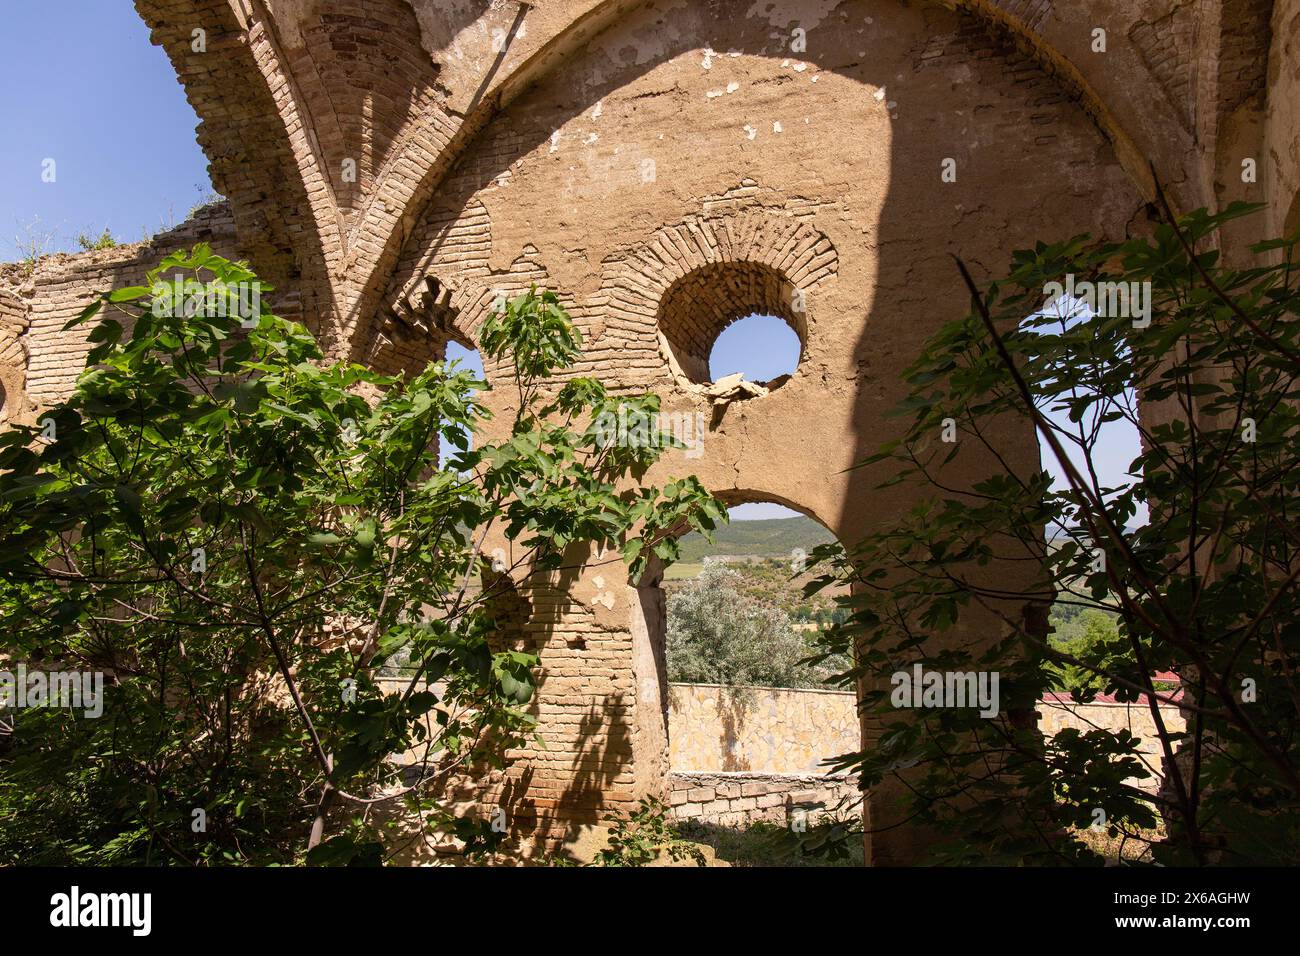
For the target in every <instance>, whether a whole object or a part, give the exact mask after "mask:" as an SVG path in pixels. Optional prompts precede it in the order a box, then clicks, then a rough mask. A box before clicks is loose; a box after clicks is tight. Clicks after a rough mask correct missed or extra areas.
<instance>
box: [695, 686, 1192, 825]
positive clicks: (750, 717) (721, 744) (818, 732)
mask: <svg viewBox="0 0 1300 956" xmlns="http://www.w3.org/2000/svg"><path fill="white" fill-rule="evenodd" d="M669 705H670V707H669V753H670V762H671V768H672V772H671V774H670V776H669V797H670V802H671V804H672V807H673V812H674V814H675V815H676V816H678V817H679V818H682V819H697V818H698V819H703V820H707V821H709V822H714V823H719V824H721V825H726V826H734V825H742V824H745V823H751V822H754V821H757V820H767V821H772V822H780V821H781V820H785V819H786V814H788V812H789V810H790V808H791V807H792V806H795V805H801V804H804V803H817V802H820V803H822V804H823V805H824V806H825V808H826V809H828V810H829V809H833V808H834V807H836V806H837V805H839V803H840V801H841V800H845V799H846V798H851V799H852V800H856V799H857V789H856V786H855V785H854V783H853V781H852V780H851V779H849V778H847V777H845V776H844V775H827V774H824V773H821V772H819V771H820V770H821V769H822V761H824V760H826V759H827V758H829V757H834V756H837V755H840V754H846V753H852V752H854V751H857V750H858V749H859V748H860V746H861V744H860V743H859V741H860V740H861V737H860V731H859V723H858V715H857V706H856V703H855V700H854V695H853V694H851V693H847V692H842V691H833V690H821V689H792V688H783V687H724V686H719V685H717V684H670V685H669ZM1037 710H1038V715H1039V729H1040V730H1041V731H1042V732H1043V734H1044V736H1047V737H1052V736H1054V735H1055V734H1057V733H1059V732H1060V731H1061V730H1063V729H1065V728H1075V729H1078V730H1079V731H1081V732H1087V731H1089V730H1095V729H1102V730H1108V731H1112V732H1113V731H1119V730H1128V731H1129V732H1130V733H1132V734H1133V736H1135V737H1138V738H1140V739H1141V744H1140V745H1139V747H1138V753H1139V758H1140V759H1141V760H1142V762H1143V763H1144V765H1145V766H1146V767H1147V769H1148V770H1149V771H1150V773H1151V776H1150V777H1148V778H1146V779H1145V780H1138V779H1134V780H1132V783H1133V784H1134V785H1135V786H1138V787H1141V788H1142V789H1144V790H1147V791H1149V792H1155V790H1156V788H1157V786H1158V785H1159V779H1160V778H1159V776H1158V774H1159V773H1160V767H1161V754H1160V747H1159V743H1158V741H1157V740H1156V738H1155V722H1154V720H1153V719H1152V717H1151V713H1150V711H1149V710H1148V709H1147V706H1146V705H1145V704H1144V703H1133V704H1124V703H1119V702H1117V701H1115V700H1114V699H1113V698H1112V697H1108V696H1106V695H1102V696H1101V697H1100V698H1098V699H1097V700H1096V701H1094V702H1093V703H1090V704H1076V703H1074V702H1073V701H1071V700H1070V698H1069V696H1068V695H1064V694H1049V695H1047V696H1046V697H1044V698H1043V699H1042V700H1041V701H1039V705H1038V708H1037ZM1160 712H1161V716H1162V718H1163V719H1164V721H1165V724H1166V726H1167V727H1168V728H1169V729H1170V730H1171V731H1181V730H1182V729H1183V728H1184V727H1185V726H1186V721H1185V720H1184V718H1183V717H1182V715H1181V714H1180V713H1179V710H1178V708H1177V707H1174V706H1172V705H1163V704H1162V705H1161V708H1160Z"/></svg>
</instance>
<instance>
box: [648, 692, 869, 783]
mask: <svg viewBox="0 0 1300 956" xmlns="http://www.w3.org/2000/svg"><path fill="white" fill-rule="evenodd" d="M669 702H670V708H669V712H668V740H669V754H670V759H671V765H672V768H673V770H674V771H679V772H680V771H709V772H713V771H725V772H733V773H734V772H744V771H752V772H757V773H767V774H773V773H779V774H818V773H819V772H821V770H822V767H821V763H822V761H823V760H825V759H826V758H827V757H833V756H836V755H838V754H844V753H852V752H854V751H856V750H857V749H858V748H859V746H860V744H859V741H860V740H861V739H862V737H861V729H860V727H859V723H858V713H857V705H856V703H855V701H854V698H853V695H852V694H850V693H846V692H841V691H834V690H818V689H809V690H795V689H792V688H784V687H744V688H737V687H724V686H720V685H718V684H670V685H669Z"/></svg>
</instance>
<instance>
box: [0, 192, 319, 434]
mask: <svg viewBox="0 0 1300 956" xmlns="http://www.w3.org/2000/svg"><path fill="white" fill-rule="evenodd" d="M197 242H206V243H208V244H209V245H210V246H212V248H213V249H214V250H216V251H217V252H218V253H219V254H222V255H226V256H230V257H237V243H236V237H235V224H234V220H233V218H232V216H231V214H230V209H229V207H228V205H227V204H225V203H214V204H211V205H208V206H205V207H203V208H202V209H200V210H198V211H197V212H196V214H195V215H194V217H193V218H191V219H190V220H188V221H187V222H185V223H183V224H181V225H180V226H177V227H176V228H174V229H170V230H167V231H165V232H162V233H160V234H158V235H157V236H154V237H153V238H152V239H150V240H148V241H146V242H140V243H133V244H129V245H120V246H115V247H113V248H111V249H103V250H99V251H94V252H84V253H80V254H77V255H66V254H61V255H54V256H47V257H45V258H43V259H41V260H40V261H39V262H36V263H34V264H31V265H30V266H24V267H8V268H7V269H6V270H5V272H4V273H3V274H0V375H3V376H5V377H4V378H3V379H0V381H2V382H3V385H4V387H5V391H6V405H5V409H6V414H8V413H9V408H10V404H9V403H10V402H11V401H12V402H13V403H14V404H13V407H14V408H15V409H18V408H19V407H20V406H21V407H22V408H23V409H24V410H25V411H24V413H25V414H30V413H32V412H34V411H36V410H37V409H39V408H41V407H43V406H47V405H50V404H52V403H54V402H57V401H59V400H60V399H62V398H65V397H67V395H68V394H69V393H70V392H71V390H72V387H73V385H74V384H75V382H76V379H77V376H78V375H79V374H80V373H81V372H82V371H83V370H84V369H85V366H86V353H87V352H89V351H90V344H89V343H88V342H87V341H86V339H85V332H84V330H83V331H81V332H74V333H68V332H64V331H63V326H64V325H65V324H66V323H67V322H68V321H69V320H70V319H74V318H76V317H77V315H78V314H79V313H80V312H81V311H82V310H83V309H84V308H85V307H86V306H87V305H89V304H90V302H91V301H92V299H93V298H94V296H95V294H96V293H100V292H108V291H111V290H113V289H118V288H123V287H126V286H133V285H141V284H143V283H144V281H145V273H147V272H148V271H149V270H150V269H153V268H155V267H156V266H157V265H158V263H159V262H160V261H161V260H162V258H163V256H165V255H166V254H167V253H169V252H173V251H175V250H177V249H183V248H188V247H190V246H192V245H194V244H195V243H197ZM277 302H278V303H283V306H282V311H283V312H284V313H285V314H288V315H293V314H295V312H296V311H297V306H296V297H295V296H294V294H293V290H292V289H285V290H284V291H283V293H282V294H281V295H279V296H277ZM20 354H21V356H22V362H23V363H24V364H23V365H22V366H21V368H22V375H21V376H19V375H17V374H16V373H15V372H9V371H5V370H6V369H9V368H11V367H12V366H10V364H9V363H10V362H11V361H14V359H11V358H10V356H11V355H12V356H18V355H20ZM11 381H12V382H13V383H14V384H13V387H11V384H10V383H11Z"/></svg>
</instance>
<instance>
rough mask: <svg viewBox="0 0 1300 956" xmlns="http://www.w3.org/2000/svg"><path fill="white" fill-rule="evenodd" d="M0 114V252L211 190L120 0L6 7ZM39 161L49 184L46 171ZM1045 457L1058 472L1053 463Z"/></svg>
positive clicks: (793, 351)
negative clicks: (50, 164)
mask: <svg viewBox="0 0 1300 956" xmlns="http://www.w3.org/2000/svg"><path fill="white" fill-rule="evenodd" d="M0 120H3V122H4V128H5V136H4V137H3V139H0V261H4V262H9V261H13V260H16V259H19V258H22V255H23V249H24V246H25V244H26V243H28V242H31V241H32V240H33V239H35V240H36V241H39V242H45V243H46V244H47V245H46V247H45V248H44V250H43V251H47V252H57V251H75V250H76V249H77V243H76V238H77V236H78V234H81V233H85V234H89V235H96V236H97V235H99V234H100V233H102V232H103V231H104V229H105V228H107V229H109V230H110V231H111V233H112V234H113V235H114V236H115V237H116V238H117V239H119V240H121V241H125V242H136V241H138V240H140V239H142V238H144V237H145V236H146V235H152V234H153V233H155V232H158V231H159V230H160V229H164V228H168V227H170V226H172V225H175V224H178V223H180V222H183V221H184V220H185V218H186V217H187V215H188V213H189V210H190V209H191V208H192V207H193V206H195V205H196V204H197V203H199V202H200V201H202V200H206V199H208V198H210V197H211V194H212V184H211V181H210V180H209V178H208V172H207V160H206V158H205V157H204V156H203V153H202V151H201V150H200V149H199V147H198V144H197V142H196V141H195V128H196V127H197V125H198V117H197V116H195V114H194V111H193V110H192V109H191V108H190V106H189V104H188V103H187V102H186V101H185V96H184V93H183V91H182V89H181V86H180V84H179V83H178V82H177V81H176V76H175V74H174V73H173V72H172V69H171V65H170V63H169V62H168V60H167V56H166V54H164V53H163V51H162V50H161V49H160V48H159V47H156V46H154V45H153V44H151V43H150V42H149V33H148V30H147V29H146V28H145V26H144V23H143V22H142V21H141V20H140V19H139V17H138V16H136V14H135V11H134V10H133V9H132V7H131V5H130V3H129V2H127V0H45V2H40V3H37V2H19V3H9V4H6V9H5V29H4V30H3V31H0ZM47 160H53V161H54V163H55V167H54V172H55V178H54V181H53V182H43V181H42V172H43V169H44V168H45V163H46V161H47ZM452 353H453V355H455V354H460V351H459V347H454V348H453V350H452ZM798 355H799V342H798V338H797V337H796V336H795V334H794V332H793V331H791V329H790V328H789V327H788V326H787V325H786V324H785V323H784V322H782V321H781V320H780V319H776V318H773V317H771V316H761V317H756V318H751V319H749V320H746V321H743V322H740V323H736V324H734V325H732V326H730V327H729V328H728V329H727V330H726V331H724V332H723V333H722V335H721V337H720V338H719V339H718V342H717V345H716V346H715V349H714V352H713V355H712V356H711V358H710V371H711V373H712V375H713V377H714V378H721V377H722V376H723V375H727V374H730V373H732V372H743V373H744V374H745V377H746V378H747V379H750V380H751V381H764V380H767V379H771V378H775V377H776V376H778V375H782V374H784V373H786V372H789V371H792V370H793V368H794V365H795V363H796V362H797V361H798ZM477 361H478V357H477V355H473V356H471V357H469V360H468V362H469V364H471V365H473V363H476V362H477ZM479 368H480V370H481V366H480V367H479ZM1117 425H1118V427H1116V426H1109V427H1108V434H1107V436H1106V438H1105V440H1104V441H1103V442H1102V446H1101V448H1100V449H1099V454H1098V458H1099V461H1100V463H1101V466H1102V469H1103V471H1104V473H1105V474H1106V475H1109V476H1111V481H1112V483H1114V482H1115V481H1117V480H1118V479H1119V477H1120V476H1121V475H1122V473H1123V471H1124V469H1125V467H1126V466H1127V465H1128V463H1129V461H1130V460H1131V459H1132V458H1133V456H1134V455H1136V454H1137V436H1136V432H1134V431H1133V430H1132V429H1131V428H1126V427H1125V426H1124V425H1123V423H1117ZM1047 466H1048V469H1049V471H1051V472H1052V473H1053V475H1055V476H1056V477H1057V478H1058V481H1060V480H1061V476H1060V474H1059V469H1058V468H1057V467H1056V465H1055V463H1054V462H1047ZM790 514H793V512H791V511H789V510H788V509H786V508H782V507H781V506H780V505H774V504H753V505H742V506H740V507H738V508H734V509H732V516H733V517H734V518H737V519H750V518H769V517H786V516H789V515H790Z"/></svg>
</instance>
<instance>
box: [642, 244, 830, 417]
mask: <svg viewBox="0 0 1300 956" xmlns="http://www.w3.org/2000/svg"><path fill="white" fill-rule="evenodd" d="M658 319H659V335H660V344H661V346H662V348H663V351H664V354H665V357H666V358H667V359H668V362H669V365H670V367H671V368H672V370H673V374H674V375H676V376H677V377H678V378H679V379H680V380H683V381H684V382H686V383H688V384H690V385H694V386H712V387H714V388H715V389H716V387H717V386H718V385H719V384H722V383H724V382H725V383H726V385H727V386H733V387H734V389H735V390H736V391H737V393H738V394H736V395H735V396H733V397H739V398H751V397H756V396H759V395H764V394H766V393H767V392H769V391H771V390H772V389H774V388H778V387H780V386H781V385H783V384H784V383H785V382H786V381H787V380H788V379H789V378H790V376H791V375H793V374H795V372H796V370H797V368H798V365H799V362H800V360H801V359H802V357H803V350H804V345H805V340H806V334H807V321H806V314H805V302H804V295H803V293H802V291H801V290H798V289H796V288H795V287H794V285H793V284H792V283H791V282H790V281H789V280H788V279H786V278H785V276H783V275H782V274H781V273H780V272H778V271H777V270H775V269H773V268H772V267H770V266H767V265H764V264H762V263H758V262H724V263H715V264H712V265H707V266H701V267H700V268H698V269H694V270H692V271H691V272H689V273H687V274H686V275H684V276H682V277H681V278H680V279H678V280H677V281H676V282H674V283H673V284H672V286H670V287H669V289H668V291H667V292H666V293H664V296H663V299H662V300H661V301H660V304H659V316H658ZM741 381H743V382H745V383H747V385H746V386H739V384H738V383H739V382H741Z"/></svg>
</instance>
